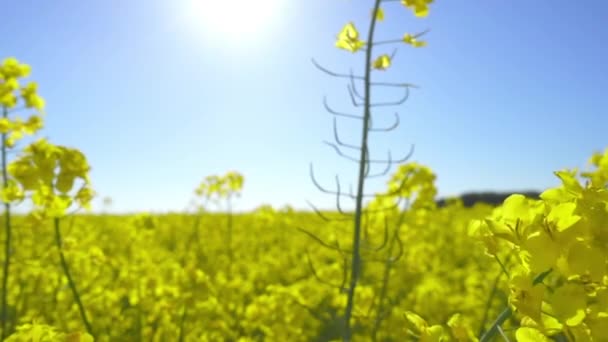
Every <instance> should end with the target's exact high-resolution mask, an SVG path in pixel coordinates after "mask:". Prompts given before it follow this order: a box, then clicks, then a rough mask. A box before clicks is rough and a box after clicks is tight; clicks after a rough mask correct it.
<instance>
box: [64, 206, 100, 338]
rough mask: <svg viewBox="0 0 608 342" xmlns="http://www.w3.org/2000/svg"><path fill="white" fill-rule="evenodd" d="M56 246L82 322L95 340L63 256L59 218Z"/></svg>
mask: <svg viewBox="0 0 608 342" xmlns="http://www.w3.org/2000/svg"><path fill="white" fill-rule="evenodd" d="M55 244H56V246H57V250H58V251H59V260H60V261H61V268H62V269H63V273H64V274H65V276H66V278H68V285H69V286H70V289H71V290H72V295H73V296H74V300H75V301H76V304H77V305H78V310H79V311H80V318H81V319H82V322H83V323H84V325H85V327H86V329H87V332H88V333H89V335H91V336H93V338H95V335H94V334H93V327H92V326H91V323H90V322H89V319H88V318H87V313H86V311H85V309H84V305H83V304H82V300H80V295H79V294H78V290H77V289H76V284H75V283H74V279H72V275H71V274H70V269H69V267H68V263H67V261H66V260H65V255H64V254H63V247H62V240H61V229H60V228H59V218H55Z"/></svg>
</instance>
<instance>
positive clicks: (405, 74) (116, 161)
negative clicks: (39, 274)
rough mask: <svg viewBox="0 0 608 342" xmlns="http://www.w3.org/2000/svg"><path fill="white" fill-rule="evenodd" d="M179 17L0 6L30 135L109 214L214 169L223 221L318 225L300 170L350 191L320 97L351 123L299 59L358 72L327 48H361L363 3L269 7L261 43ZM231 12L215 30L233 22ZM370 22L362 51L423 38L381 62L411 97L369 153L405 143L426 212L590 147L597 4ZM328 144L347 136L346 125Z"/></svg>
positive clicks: (348, 166)
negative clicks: (353, 41)
mask: <svg viewBox="0 0 608 342" xmlns="http://www.w3.org/2000/svg"><path fill="white" fill-rule="evenodd" d="M189 1H193V0H176V1H167V0H163V1H161V0H145V1H144V0H130V1H124V0H104V1H101V0H91V1H76V0H69V1H68V0H58V1H52V2H51V1H34V0H21V1H9V2H5V3H4V4H3V13H7V14H9V15H4V16H3V20H2V22H1V23H0V37H2V44H1V45H0V58H4V57H8V56H15V57H17V58H18V59H19V60H21V61H23V62H25V63H28V64H30V65H31V66H32V68H33V72H32V77H31V78H32V79H33V80H36V81H37V82H38V83H39V85H40V87H39V90H40V94H41V95H42V96H43V97H44V98H45V99H46V101H47V124H46V128H45V129H44V131H43V132H42V135H44V136H48V137H49V138H50V139H51V140H52V141H53V142H55V143H57V144H63V145H69V146H74V147H78V148H79V149H81V150H82V151H83V152H84V153H85V154H86V155H87V156H88V158H89V161H90V163H91V164H92V166H93V170H92V173H91V177H92V181H93V184H94V186H95V188H96V190H97V191H98V192H99V194H100V196H102V197H103V196H109V197H111V198H112V199H113V201H114V204H113V207H112V209H113V210H114V211H118V212H132V211H144V210H146V211H156V212H161V211H168V210H181V209H183V208H185V207H186V206H187V205H188V202H189V200H190V199H191V198H192V191H193V189H194V188H195V187H196V186H197V185H198V183H199V182H200V181H201V180H202V179H203V178H204V177H205V176H206V175H211V174H223V173H224V172H226V171H228V170H238V171H240V172H241V173H243V174H244V175H245V187H244V193H243V196H242V197H241V199H240V200H239V202H238V204H237V207H238V208H240V209H245V210H246V209H251V208H254V207H256V206H258V205H261V204H263V203H268V204H271V205H274V206H282V205H284V204H291V205H293V206H294V207H296V208H307V205H306V202H305V201H306V200H310V201H311V202H313V203H315V204H317V205H318V206H320V207H327V208H331V207H332V203H333V198H328V197H326V196H325V195H323V194H321V193H319V191H318V190H317V189H316V188H315V187H314V186H313V184H312V183H311V181H310V179H309V177H308V170H309V163H310V162H313V164H314V165H315V169H316V170H317V175H318V178H319V180H320V181H321V182H323V183H325V184H328V185H331V184H332V182H333V179H334V178H333V177H334V175H335V174H336V173H338V174H340V176H341V178H342V179H343V180H344V183H345V184H348V183H349V182H352V183H354V182H355V179H354V175H355V171H356V170H355V168H354V165H353V164H352V163H350V162H346V161H344V160H341V159H340V158H339V157H338V156H336V155H335V153H334V152H332V150H331V149H330V148H328V147H327V146H325V145H324V144H323V143H322V141H323V140H329V139H331V138H332V121H331V120H332V118H331V116H330V115H329V114H328V113H326V112H325V111H324V109H323V105H322V99H323V96H324V95H327V96H328V99H329V101H330V103H331V104H332V105H333V106H334V107H336V108H337V109H341V110H344V111H352V108H351V107H350V106H349V103H348V95H347V92H346V83H345V82H344V80H340V79H334V78H331V77H328V76H327V75H325V74H323V73H322V72H320V71H318V70H317V69H315V67H314V66H313V65H312V64H311V61H310V60H311V58H315V59H316V60H317V61H319V62H320V63H321V64H323V65H324V66H326V67H328V68H330V69H333V70H336V71H342V72H348V70H349V69H350V68H353V69H354V70H355V71H356V72H361V70H362V67H363V63H364V61H363V54H361V53H359V54H351V53H348V52H345V51H341V50H338V49H336V48H334V42H335V36H336V34H337V32H338V31H339V30H340V29H341V28H342V26H343V25H344V24H345V23H346V22H348V21H351V20H352V21H354V22H355V24H356V25H357V27H359V28H360V29H361V31H365V30H366V29H367V24H366V21H367V18H368V17H369V10H370V7H371V6H372V3H373V1H371V0H367V1H363V0H357V1H352V0H350V1H347V0H307V1H302V0H299V1H298V0H290V1H287V0H283V1H280V0H279V1H278V3H277V6H278V10H277V11H276V13H274V14H273V13H266V15H267V17H268V21H269V24H268V25H267V26H265V29H260V30H254V29H253V28H252V29H251V30H247V33H243V34H241V35H240V36H235V35H232V36H231V37H229V38H226V39H223V38H222V36H221V35H220V33H219V32H218V31H217V30H214V28H213V27H210V26H209V25H205V24H204V23H198V24H197V23H195V22H194V21H193V20H192V17H193V16H196V15H197V14H196V13H192V11H188V10H185V9H186V8H187V5H188V4H187V3H188V2H189ZM232 3H233V4H234V5H233V6H232V7H231V9H230V10H228V11H226V12H222V13H217V16H220V17H221V16H226V18H227V19H226V20H229V18H231V17H233V16H234V15H236V13H237V12H238V11H239V10H240V9H239V6H238V1H233V2H232ZM383 7H384V9H385V11H386V16H387V20H386V22H383V23H381V24H379V26H378V36H377V37H378V38H379V39H393V38H399V37H401V36H402V35H403V33H405V32H411V33H416V32H420V31H423V30H425V29H427V28H429V29H431V31H430V32H429V33H428V34H427V35H426V36H425V39H426V40H427V41H428V47H426V48H424V49H413V48H411V47H408V46H405V45H403V46H399V52H398V54H397V58H396V59H395V61H394V65H393V67H392V68H391V69H390V70H389V71H387V72H384V73H383V72H379V71H376V72H374V74H375V76H376V77H378V79H382V80H391V81H398V82H411V83H415V84H418V85H419V86H420V89H418V90H415V91H413V92H412V94H411V96H410V99H409V100H408V102H406V103H405V104H404V105H402V106H400V107H399V108H396V110H398V111H399V113H400V115H401V123H402V125H401V127H400V128H399V129H398V130H397V131H396V132H393V133H391V134H387V135H375V136H373V137H372V140H371V142H372V145H373V146H374V147H373V151H375V152H378V153H384V152H383V151H384V150H385V149H387V148H390V149H391V150H392V151H393V155H399V154H400V152H402V153H405V152H406V151H407V150H408V149H409V147H410V144H412V143H414V144H415V146H416V149H415V153H414V155H413V158H412V160H413V161H416V162H419V163H422V164H425V165H428V166H430V167H431V168H432V169H433V170H434V171H435V172H436V174H437V177H438V178H437V186H438V187H439V192H440V195H442V196H445V195H454V194H458V193H461V192H464V191H484V190H498V191H502V190H527V189H538V190H542V189H545V188H547V187H550V186H554V185H557V184H558V181H557V178H555V176H553V174H552V172H553V171H555V170H558V169H561V168H565V167H584V166H585V164H586V161H587V159H588V157H589V156H590V155H591V153H593V152H594V151H598V150H603V149H604V148H606V147H608V140H607V136H606V127H608V113H606V112H605V108H607V107H608V100H607V99H608V97H607V96H606V95H605V92H606V90H607V89H608V77H606V75H608V63H606V62H605V61H606V60H608V48H607V47H606V44H605V42H607V41H608V27H607V26H606V25H605V13H606V12H607V11H608V2H605V1H601V0H594V1H587V2H585V4H584V6H583V5H582V4H578V5H577V6H573V5H572V2H571V1H565V0H559V1H551V2H547V1H523V0H512V1H496V0H491V1H473V0H462V1H441V0H440V1H436V3H435V4H433V6H432V8H431V13H430V15H429V17H428V18H425V19H418V18H415V17H414V16H413V15H412V13H411V12H410V11H407V10H405V9H404V8H403V7H402V6H401V5H399V3H398V2H392V3H386V4H385V5H384V6H383ZM232 11H234V12H232ZM249 14H250V15H252V16H256V15H257V14H256V13H255V12H254V11H252V10H249ZM186 17H188V19H186ZM202 18H204V16H202V15H201V19H202ZM391 50H392V48H388V50H387V49H380V48H378V50H375V51H377V52H378V53H382V52H390V51H391ZM385 95H387V94H383V93H377V96H379V97H383V96H385ZM392 111H393V109H392V108H388V109H387V110H386V111H384V110H383V111H379V112H378V114H377V115H379V118H380V116H382V115H385V116H388V115H392ZM380 121H382V119H381V118H380V119H378V122H380ZM340 132H341V137H342V138H343V139H344V140H348V139H352V140H356V139H357V138H358V136H359V129H358V128H357V127H356V126H355V125H353V124H348V123H346V122H344V123H341V125H340ZM377 156H379V157H380V156H381V155H377ZM369 187H370V189H372V190H379V189H381V188H382V187H383V184H382V181H377V182H373V183H370V184H369ZM98 208H99V206H98Z"/></svg>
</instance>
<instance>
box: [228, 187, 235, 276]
mask: <svg viewBox="0 0 608 342" xmlns="http://www.w3.org/2000/svg"><path fill="white" fill-rule="evenodd" d="M227 206H228V224H227V225H228V232H227V233H228V237H227V241H226V248H228V274H227V276H228V280H232V264H233V263H234V252H233V250H232V230H233V229H232V205H231V203H230V196H228V199H227Z"/></svg>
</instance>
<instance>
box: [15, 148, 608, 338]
mask: <svg viewBox="0 0 608 342" xmlns="http://www.w3.org/2000/svg"><path fill="white" fill-rule="evenodd" d="M592 161H593V162H594V163H595V164H596V165H597V166H598V167H597V168H596V170H595V172H592V173H587V174H585V176H586V177H587V178H588V180H589V181H588V182H587V185H582V184H580V183H579V182H578V181H576V180H575V178H574V177H573V176H574V173H573V172H568V171H560V172H557V173H556V175H557V176H558V177H559V178H561V180H562V181H563V185H562V186H561V187H559V188H555V189H550V190H547V191H545V192H544V193H543V194H542V199H541V200H531V199H526V198H524V197H523V196H520V195H513V196H511V197H509V198H508V199H507V200H506V201H505V203H504V204H503V205H502V206H500V207H498V208H492V207H490V206H487V205H476V206H475V207H473V208H464V207H463V206H462V203H461V202H459V201H458V200H453V201H451V202H450V203H449V204H448V205H447V206H445V207H442V208H437V207H436V205H435V203H434V201H433V198H434V195H435V193H436V189H435V187H434V185H433V181H434V175H433V174H432V172H431V171H430V170H429V169H428V168H426V167H423V166H420V165H416V164H413V163H410V164H404V165H402V166H401V167H400V168H399V169H398V171H397V172H396V173H395V174H394V175H393V177H392V178H391V180H390V182H389V185H388V186H387V192H386V193H385V195H386V196H382V194H379V196H378V197H377V198H376V199H375V200H373V201H372V202H370V203H369V205H368V209H369V210H370V212H374V211H373V209H374V208H376V207H377V206H379V205H386V202H394V203H398V202H402V203H403V205H404V207H403V208H399V207H395V208H394V209H393V210H383V211H381V212H380V213H376V214H374V215H373V216H372V215H370V219H369V220H366V222H365V223H366V224H365V225H364V227H365V229H364V231H363V239H362V247H363V248H362V251H363V252H362V260H363V263H362V272H361V275H360V281H359V285H358V286H357V288H356V296H355V306H354V312H353V316H352V329H353V340H356V341H367V340H370V341H371V340H373V341H404V340H412V341H415V340H418V341H474V340H478V338H479V337H480V336H484V333H486V334H487V333H488V332H490V331H492V329H494V330H498V331H499V332H498V333H497V334H495V335H493V336H494V337H492V338H491V339H487V340H501V339H502V338H503V337H501V335H504V336H505V337H506V336H507V335H509V336H514V335H515V336H517V340H519V341H543V340H547V341H548V340H549V339H548V337H547V336H558V338H563V339H562V340H572V341H605V340H606V339H607V338H608V333H607V330H606V327H607V326H608V324H607V323H608V311H607V310H608V288H607V286H608V276H607V273H606V270H607V269H606V255H607V252H608V230H607V227H606V223H607V222H608V219H607V215H608V209H607V208H606V203H607V202H608V193H607V192H606V189H605V186H606V182H607V181H608V151H607V153H605V154H603V155H601V154H598V155H596V156H594V158H593V160H592ZM230 175H234V174H233V173H231V174H230ZM233 178H234V177H233ZM229 179H230V177H226V178H221V177H209V178H208V179H207V182H206V183H204V186H202V187H200V188H198V189H197V194H199V196H200V198H201V199H203V198H205V199H208V198H211V197H212V196H215V195H217V194H220V193H223V194H224V196H222V197H217V199H219V200H221V199H224V200H226V199H227V198H228V195H229V194H231V193H233V192H234V191H236V190H238V187H239V186H240V185H242V183H239V182H236V183H235V182H228V181H227V180H229ZM224 181H225V182H224ZM240 181H241V182H242V179H241V180H240ZM228 184H231V185H232V187H229V186H228ZM235 184H236V185H235ZM394 184H401V186H400V188H399V192H398V193H396V194H393V193H394V192H392V191H391V190H390V189H392V188H393V187H392V186H393V185H394ZM223 185H226V186H223ZM231 189H232V190H231ZM389 193H391V195H388V194H389ZM321 214H322V215H323V216H322V217H324V218H325V219H323V218H322V217H321V216H319V215H318V214H317V213H304V212H294V211H293V210H290V209H289V208H284V209H281V210H273V209H272V208H271V207H268V206H263V207H260V208H259V209H258V210H256V211H254V212H252V213H248V214H230V213H225V214H218V213H207V212H205V211H200V212H198V213H196V214H189V215H186V214H173V215H162V216H152V215H146V214H141V215H135V216H111V215H97V216H86V215H73V216H69V217H66V218H63V219H61V220H60V221H59V222H57V221H55V223H60V224H61V227H60V228H61V231H62V234H63V236H62V239H63V240H62V244H61V248H57V247H56V241H55V239H56V238H57V237H56V235H55V234H54V229H53V224H39V225H36V226H31V225H28V221H26V220H23V219H22V220H19V221H17V222H16V223H15V227H16V228H17V229H16V230H15V233H14V244H13V248H14V253H13V256H12V263H13V265H12V271H11V272H12V275H13V276H12V277H11V278H10V282H9V286H8V288H9V289H10V291H9V297H8V302H9V309H10V310H9V316H8V322H9V324H14V325H15V326H16V329H17V332H16V333H15V335H13V337H10V338H9V339H8V340H9V341H22V340H23V341H26V340H27V341H30V340H31V339H28V338H31V336H33V335H34V334H37V336H38V337H37V338H38V340H39V341H46V340H48V341H55V340H69V341H78V340H86V338H89V337H90V336H92V334H91V335H88V334H86V335H85V334H84V332H85V331H86V328H85V326H84V324H83V315H82V313H81V312H80V311H79V307H78V305H77V303H76V300H75V298H74V294H73V293H72V291H71V290H70V284H69V282H68V279H67V277H66V276H65V270H64V269H62V267H61V263H62V262H61V256H60V251H61V253H62V254H63V255H64V257H65V260H66V261H67V262H68V264H69V270H70V274H71V278H72V281H73V282H74V283H75V285H76V287H77V290H78V296H79V301H80V302H81V303H82V305H83V306H84V308H85V310H86V317H87V321H88V322H89V323H87V324H90V328H91V329H92V331H91V332H92V333H93V334H94V335H95V337H96V340H98V341H332V340H339V339H340V337H341V329H342V325H343V322H342V321H341V319H342V312H343V311H344V309H345V305H346V302H345V299H346V297H345V288H346V286H347V278H348V270H349V264H350V262H351V261H350V256H349V250H350V249H351V248H352V243H351V240H352V239H351V233H350V232H351V231H352V222H351V221H349V220H339V219H340V218H343V217H342V215H341V214H339V213H327V212H324V213H321ZM497 320H499V323H500V324H498V325H497V324H495V323H496V321H497ZM81 332H82V333H83V334H82V335H81V334H80V333H81ZM66 334H67V335H66ZM70 334H71V335H70ZM27 336H30V337H27ZM43 336H46V337H43ZM51 336H55V337H51ZM66 338H67V339H66ZM484 338H488V337H484Z"/></svg>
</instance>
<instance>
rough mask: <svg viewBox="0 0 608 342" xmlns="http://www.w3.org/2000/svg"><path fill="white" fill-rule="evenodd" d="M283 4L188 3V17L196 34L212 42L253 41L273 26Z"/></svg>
mask: <svg viewBox="0 0 608 342" xmlns="http://www.w3.org/2000/svg"><path fill="white" fill-rule="evenodd" d="M283 2H284V1H283V0H189V3H190V6H188V8H187V13H186V15H187V17H188V20H189V21H190V23H191V24H192V25H193V26H195V27H196V29H197V30H202V31H203V32H202V33H204V34H205V36H211V37H213V38H214V39H217V40H220V41H225V42H228V41H230V42H234V41H235V40H236V39H239V40H241V41H250V40H252V39H253V40H255V39H256V38H255V37H256V36H257V35H261V34H262V33H263V31H265V30H267V29H268V28H269V27H271V26H272V24H273V20H275V19H276V17H277V16H278V15H279V14H280V13H279V10H280V8H279V5H281V3H283Z"/></svg>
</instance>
